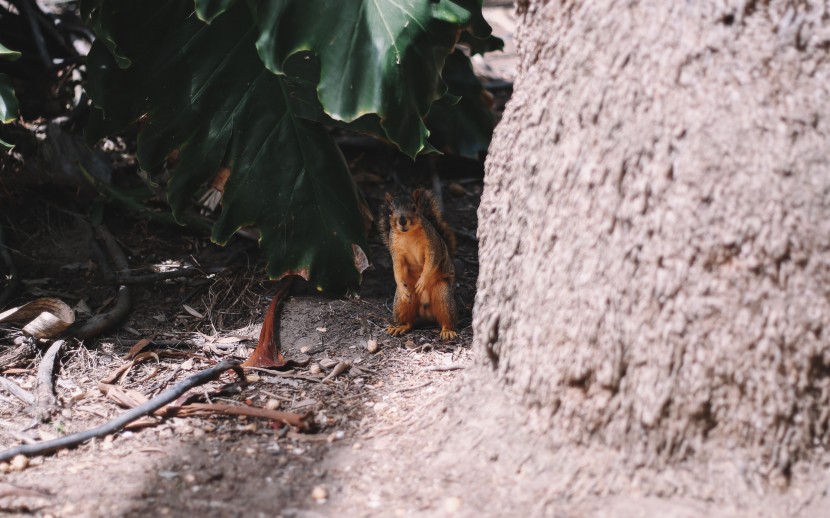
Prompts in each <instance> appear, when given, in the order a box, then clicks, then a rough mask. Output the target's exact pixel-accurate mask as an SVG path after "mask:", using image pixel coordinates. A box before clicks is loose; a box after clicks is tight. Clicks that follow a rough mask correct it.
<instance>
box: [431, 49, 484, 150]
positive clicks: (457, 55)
mask: <svg viewBox="0 0 830 518" xmlns="http://www.w3.org/2000/svg"><path fill="white" fill-rule="evenodd" d="M443 76H444V81H446V82H447V85H448V87H449V91H450V94H448V96H447V97H448V99H446V100H441V101H439V102H436V103H435V104H433V105H432V109H431V110H430V111H429V115H428V116H427V126H429V129H430V132H431V135H430V138H429V141H430V142H431V143H432V145H434V146H435V147H436V148H437V149H439V150H442V151H444V150H447V151H451V152H453V153H456V154H458V155H462V156H467V157H470V158H478V155H479V153H480V152H482V151H486V150H487V147H488V146H489V145H490V138H491V137H492V136H493V127H494V125H495V121H494V119H493V112H492V111H491V110H490V108H489V107H488V106H486V105H485V104H484V102H483V101H482V99H481V95H482V92H483V90H484V87H482V86H481V83H480V82H479V80H478V78H477V77H476V76H475V74H474V73H473V67H472V64H471V63H470V59H469V58H468V57H467V56H465V55H464V53H463V52H462V51H460V50H456V51H455V52H453V53H452V54H451V55H450V56H449V57H448V58H447V62H446V64H445V65H444V72H443ZM455 96H457V97H455Z"/></svg>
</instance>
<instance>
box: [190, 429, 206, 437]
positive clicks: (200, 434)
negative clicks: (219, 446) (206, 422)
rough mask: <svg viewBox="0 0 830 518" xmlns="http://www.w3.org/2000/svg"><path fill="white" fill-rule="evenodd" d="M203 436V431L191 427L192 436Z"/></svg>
mask: <svg viewBox="0 0 830 518" xmlns="http://www.w3.org/2000/svg"><path fill="white" fill-rule="evenodd" d="M204 436H205V431H204V430H202V429H201V428H194V429H193V437H195V438H197V439H201V438H202V437H204Z"/></svg>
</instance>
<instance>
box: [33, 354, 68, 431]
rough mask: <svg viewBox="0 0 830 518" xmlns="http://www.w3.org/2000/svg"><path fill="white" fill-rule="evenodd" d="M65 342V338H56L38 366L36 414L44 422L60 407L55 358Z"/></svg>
mask: <svg viewBox="0 0 830 518" xmlns="http://www.w3.org/2000/svg"><path fill="white" fill-rule="evenodd" d="M65 343H66V342H64V341H63V340H55V342H54V343H53V344H52V345H51V346H49V349H47V351H46V354H44V355H43V358H41V360H40V365H39V366H38V368H37V383H36V384H35V404H34V406H35V409H34V414H35V416H37V417H38V418H39V419H40V420H41V421H43V422H46V421H48V420H49V419H50V418H51V417H52V415H53V414H54V413H55V410H56V409H57V407H58V399H57V398H56V397H55V383H54V374H55V359H56V358H57V357H58V353H59V352H60V350H61V348H62V347H63V346H64V344H65Z"/></svg>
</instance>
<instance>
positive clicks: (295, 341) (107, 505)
mask: <svg viewBox="0 0 830 518" xmlns="http://www.w3.org/2000/svg"><path fill="white" fill-rule="evenodd" d="M488 3H491V4H499V5H497V6H493V7H489V8H487V9H486V10H485V16H486V17H487V18H488V20H489V21H490V22H491V23H492V24H493V25H494V28H495V29H496V33H497V34H498V35H500V36H501V37H503V38H504V39H505V40H506V42H507V48H506V52H505V53H504V54H501V55H496V56H493V57H492V58H488V60H486V61H482V60H476V61H475V63H474V65H475V66H476V69H477V71H478V72H480V73H483V74H487V75H491V76H494V77H501V78H503V79H504V80H506V81H510V80H512V79H513V77H514V76H515V55H514V54H513V52H514V48H513V46H512V38H511V36H512V31H513V29H514V27H513V24H514V20H513V17H512V14H511V13H512V8H511V7H510V6H509V5H504V4H509V3H507V2H488ZM497 101H499V102H500V103H502V104H503V102H504V101H505V98H502V99H497ZM344 153H345V155H346V158H347V160H348V161H349V163H350V165H351V167H352V171H353V173H354V174H355V177H356V180H357V181H358V183H359V185H360V186H361V188H362V190H363V191H364V193H365V195H366V197H367V199H368V201H369V202H370V204H371V205H372V207H373V208H374V207H376V206H377V205H378V203H379V202H380V200H381V198H382V196H383V193H384V192H386V191H396V190H400V189H404V188H406V189H412V188H416V187H430V186H431V178H430V173H429V168H428V167H427V166H426V164H425V163H423V162H419V163H415V164H413V163H412V162H411V161H409V160H408V159H406V158H404V157H402V156H400V155H399V154H396V153H394V152H390V151H388V150H385V149H383V148H378V147H371V148H369V149H366V148H365V147H364V146H362V143H361V142H357V143H354V142H351V143H347V145H344ZM436 167H437V171H438V173H439V176H440V177H441V179H442V184H443V187H444V201H445V204H446V213H447V219H448V220H449V222H450V223H451V225H452V226H453V227H454V228H455V229H456V230H457V231H458V235H459V252H458V254H457V261H456V267H457V271H458V293H457V295H458V299H459V303H460V305H461V307H462V314H461V322H460V334H459V337H458V338H457V339H456V340H453V341H451V342H441V341H440V340H438V331H437V329H435V328H424V329H418V330H416V331H414V332H412V333H411V334H408V335H405V336H404V337H400V338H392V337H389V336H388V335H386V334H385V332H384V328H385V326H386V324H387V323H388V322H389V319H390V317H391V309H390V307H391V300H392V295H393V293H394V284H393V279H392V271H391V262H390V260H389V257H388V254H387V253H386V252H385V250H384V249H383V246H382V244H381V243H380V240H379V239H378V237H377V235H376V234H375V233H373V234H372V235H371V236H370V244H371V249H370V254H371V261H372V264H373V267H372V268H370V269H369V270H367V271H366V272H365V273H364V282H363V287H362V290H361V292H360V296H359V298H331V297H326V296H322V295H319V294H317V293H315V292H314V291H313V290H310V289H308V288H307V287H306V286H303V285H302V284H301V283H297V284H295V286H294V287H293V288H292V294H291V297H290V298H289V299H288V301H287V302H286V304H285V305H284V308H283V311H282V319H281V328H280V336H281V341H282V346H283V352H284V354H285V357H286V358H287V359H289V360H293V361H295V362H298V363H299V364H300V365H302V366H298V367H296V368H294V369H293V370H288V371H282V372H281V373H266V372H251V373H249V379H248V382H249V383H248V384H247V385H245V386H243V387H241V388H240V389H239V390H238V391H237V392H236V393H233V392H231V393H228V394H223V395H220V396H215V395H214V396H211V397H210V400H211V401H212V402H219V403H221V402H226V403H231V404H235V405H250V406H255V407H270V408H274V407H279V409H280V410H284V411H289V412H310V413H311V414H312V415H313V419H314V423H315V426H314V428H313V429H312V430H310V431H309V432H307V433H301V432H298V431H296V430H291V429H290V428H289V427H286V426H279V425H275V424H273V423H271V422H269V421H266V420H261V419H254V418H245V417H233V416H218V415H214V416H209V417H188V418H168V419H160V418H156V419H155V420H154V422H152V423H150V425H149V426H145V427H142V428H139V429H133V430H128V431H123V432H120V433H116V434H114V435H111V436H108V437H106V438H104V439H103V440H94V441H92V442H89V443H87V444H84V445H83V446H80V447H78V448H76V449H72V450H64V451H61V452H59V453H57V454H55V455H50V456H46V457H38V458H33V459H31V461H30V462H29V464H28V466H26V467H25V468H24V469H18V470H16V469H14V468H12V466H10V465H8V464H6V465H3V464H0V471H2V473H0V512H3V513H4V514H7V515H10V516H16V515H35V516H59V517H73V516H78V517H81V516H83V517H87V516H92V517H98V516H101V517H104V516H106V517H110V516H192V515H197V514H198V515H202V516H222V517H225V516H284V517H317V516H423V517H431V516H609V517H614V516H678V517H680V516H683V517H694V516H702V515H709V516H823V515H826V513H825V510H826V509H827V507H828V505H830V495H828V487H830V486H828V485H827V484H823V483H820V481H818V482H816V481H815V480H814V481H813V483H806V482H803V481H804V480H805V479H807V478H809V477H810V476H814V475H815V474H816V473H819V474H820V475H821V476H823V480H830V476H829V475H828V474H830V464H821V465H815V466H811V467H810V470H807V471H808V472H809V475H808V474H800V475H798V477H796V482H797V483H796V487H795V488H794V491H791V492H790V494H789V495H788V496H786V497H785V496H783V495H782V494H778V493H775V492H770V491H768V490H764V489H762V488H754V489H746V488H736V489H735V491H736V494H738V493H739V494H740V495H742V496H741V497H736V498H734V499H730V498H729V497H728V496H724V495H728V494H729V492H730V491H731V490H732V488H723V489H722V491H721V493H717V494H714V493H713V494H712V495H709V496H707V495H696V496H695V497H694V498H691V497H685V496H680V495H678V494H677V492H676V487H675V486H674V485H673V482H672V481H673V480H681V479H683V477H685V476H687V475H686V473H685V472H684V471H683V469H682V467H681V468H678V470H677V471H676V472H674V473H672V475H671V477H663V478H662V479H661V480H662V482H661V484H656V485H652V486H651V488H650V489H649V490H648V491H646V490H645V489H643V490H642V491H640V490H636V489H635V490H631V489H628V490H626V492H625V493H617V494H614V493H609V492H603V491H593V490H592V487H593V486H592V484H594V483H595V481H596V480H598V479H599V478H600V477H606V476H607V475H608V472H609V471H616V470H619V471H618V473H619V476H618V477H617V478H619V479H620V480H621V482H620V485H621V487H622V486H625V487H628V488H631V487H635V488H636V487H637V485H638V482H637V481H636V480H635V481H630V480H625V479H626V477H627V476H628V475H627V472H626V471H625V470H624V469H622V468H620V467H619V466H617V465H616V464H615V461H614V459H613V457H612V456H609V457H608V458H606V457H603V456H602V455H601V454H599V453H596V452H594V453H591V455H581V454H579V452H574V451H551V450H550V449H549V448H547V447H546V446H541V444H542V442H543V441H541V440H540V438H539V437H536V436H533V435H532V434H528V433H526V432H525V430H524V425H525V424H526V423H527V420H528V419H532V415H533V414H532V412H531V413H530V414H528V412H527V411H526V409H517V408H515V407H513V405H512V404H511V402H510V401H509V399H507V398H506V397H505V396H504V395H503V394H501V393H500V391H498V390H497V389H495V388H493V387H492V384H486V383H479V382H480V381H481V376H486V372H485V371H484V370H483V369H475V368H473V367H474V365H473V364H474V363H475V361H476V360H475V358H474V357H473V354H472V351H471V348H470V344H471V340H472V332H471V329H470V317H471V310H472V302H473V298H474V294H475V284H476V276H477V273H478V272H477V248H476V241H475V239H474V236H475V229H476V208H477V206H478V201H479V197H480V195H481V191H482V175H483V166H482V164H481V163H480V162H475V161H469V160H464V159H458V158H453V157H442V158H440V159H438V160H437V162H436ZM451 183H454V184H455V186H454V189H455V190H456V191H457V192H459V194H460V195H459V196H453V195H450V194H449V192H448V187H449V185H450V184H451ZM459 187H460V188H461V189H463V193H460V191H459ZM35 194H36V195H35ZM89 201H90V198H89V197H88V196H87V195H85V194H83V193H80V194H79V195H78V196H77V197H69V198H67V195H66V192H64V191H54V192H45V193H44V192H43V190H40V191H38V192H37V193H35V192H32V193H29V194H28V195H27V194H26V193H22V195H21V193H19V192H18V193H16V195H15V196H14V197H11V196H8V195H4V194H3V193H0V224H2V226H3V227H4V228H5V229H6V236H5V240H6V244H7V245H8V247H9V248H10V250H11V251H12V255H13V258H14V260H15V262H16V263H17V266H18V268H19V270H20V274H21V277H22V278H23V280H24V289H22V290H21V291H20V292H19V293H18V296H17V298H16V299H15V301H14V302H15V304H17V303H24V302H26V301H28V300H31V299H33V298H35V297H42V296H50V297H57V298H60V299H62V300H64V301H65V302H67V303H68V304H69V305H70V306H73V307H74V308H75V310H76V312H77V313H78V314H79V318H86V317H87V316H89V315H90V314H96V313H98V312H100V311H102V310H106V309H108V308H110V307H111V306H112V305H113V302H114V301H113V299H114V296H115V289H114V287H113V286H112V284H111V283H110V282H109V281H107V280H106V278H104V276H103V275H102V273H101V271H100V267H99V265H98V264H97V263H96V260H95V258H94V256H93V255H92V254H91V253H90V249H89V245H88V235H87V232H88V231H87V229H86V227H85V226H84V225H82V224H80V223H79V222H78V221H77V220H76V218H75V217H74V216H72V215H71V214H70V212H73V211H78V210H80V209H82V208H83V207H85V206H86V205H87V204H88V203H89ZM104 222H105V223H106V225H107V227H108V228H109V229H110V231H111V232H112V234H113V235H114V236H115V237H116V238H117V240H118V241H119V243H120V245H121V247H122V248H123V249H124V250H125V251H126V253H127V255H128V261H129V266H130V268H131V272H132V274H134V275H139V274H144V273H148V272H153V271H158V270H159V269H165V268H176V267H181V266H188V267H197V268H201V269H204V270H207V269H209V268H224V271H223V272H222V273H218V274H213V275H200V276H197V277H192V278H186V279H173V280H166V281H157V282H153V283H146V284H138V285H135V286H134V287H133V288H132V290H133V293H132V298H133V307H132V309H131V311H130V313H129V316H128V317H127V319H126V320H125V321H124V322H123V324H121V325H120V327H119V328H118V330H117V331H115V332H111V333H108V334H106V335H105V336H103V337H101V338H99V339H95V340H89V341H86V342H84V343H79V342H77V341H71V342H70V343H69V344H68V346H67V348H66V350H65V351H64V352H63V354H62V355H61V356H60V358H59V368H58V369H57V381H56V388H57V393H58V400H59V403H60V407H61V411H60V413H59V414H57V415H56V416H55V417H53V418H52V419H51V420H49V421H47V422H40V421H38V420H37V419H35V418H34V416H32V415H31V413H30V411H29V408H28V406H27V405H25V404H23V403H22V402H21V401H20V400H18V399H17V398H15V397H13V396H12V395H10V394H9V393H8V392H7V391H6V390H4V389H2V388H0V449H6V448H10V447H14V446H17V445H19V444H21V443H22V442H25V441H31V440H46V439H51V438H55V437H58V436H60V435H63V434H68V433H72V432H76V431H80V430H85V429H88V428H91V427H94V426H96V425H98V424H100V423H102V422H105V421H106V420H108V419H111V418H113V417H115V416H116V415H119V414H121V413H122V412H124V409H123V408H122V407H121V406H119V405H118V404H117V403H116V402H115V401H113V400H112V399H108V398H107V397H106V396H105V395H103V394H102V393H101V391H100V390H99V381H101V380H102V379H104V378H105V377H106V376H107V375H110V374H111V373H113V372H114V371H116V370H117V369H118V368H119V367H122V366H123V365H125V364H126V363H127V362H128V360H126V359H125V356H126V355H127V352H128V351H129V350H130V348H131V347H132V346H133V345H135V344H136V342H138V341H139V340H141V339H143V338H150V339H153V340H154V341H155V342H156V343H157V344H158V345H157V346H156V347H154V348H152V349H151V350H152V351H153V352H154V353H156V355H157V359H156V357H151V358H150V359H149V360H148V361H146V362H142V363H140V364H138V365H136V366H135V367H134V368H133V369H132V370H131V371H130V372H129V373H127V374H126V375H125V377H124V381H123V382H122V387H123V388H124V389H132V390H136V391H138V392H141V393H143V394H145V395H147V396H153V395H156V394H158V393H159V392H161V391H162V390H164V389H165V388H168V387H170V386H171V385H173V384H175V383H176V382H177V381H180V380H182V379H184V378H186V377H188V376H190V375H192V374H194V373H195V372H197V371H200V370H202V369H204V368H207V367H209V366H210V365H213V364H215V363H216V362H217V361H219V360H221V359H224V358H237V359H244V358H246V357H247V356H248V355H249V354H250V352H251V350H252V347H253V346H254V345H255V343H256V338H257V336H258V333H259V326H260V325H261V321H262V317H263V313H264V311H265V308H266V307H267V305H268V302H269V299H270V297H271V296H272V295H273V293H274V287H275V283H273V282H270V281H267V280H266V279H265V278H264V260H263V258H262V256H261V254H260V253H259V250H258V248H257V245H256V243H255V242H254V241H251V240H249V239H245V238H242V237H239V238H235V239H234V240H232V241H231V242H230V243H229V244H228V246H226V247H224V248H220V247H217V246H215V245H213V244H211V243H210V242H209V240H208V239H206V238H205V237H204V236H203V235H201V234H198V233H194V232H191V231H188V230H187V229H183V228H176V227H170V226H164V225H161V224H159V223H156V222H152V221H147V220H145V219H142V218H136V217H133V216H129V215H125V214H123V213H119V212H115V211H111V210H107V211H105V213H104ZM0 288H2V284H0ZM17 336H19V332H18V331H17V328H15V327H14V326H13V325H5V324H0V352H2V351H3V350H7V349H8V348H10V347H13V345H12V344H13V341H14V340H15V338H16V337H17ZM369 340H376V341H377V342H378V343H379V346H380V348H379V351H377V352H376V353H374V354H373V353H370V352H369V351H368V350H367V342H368V341H369ZM43 351H44V348H43V347H41V348H40V349H39V353H38V355H37V356H36V357H33V358H31V359H30V360H28V361H26V362H25V363H23V364H22V365H19V366H18V368H16V369H14V370H12V371H7V372H6V373H4V376H6V377H8V378H9V379H11V380H13V381H14V382H16V383H17V384H19V385H20V386H21V387H22V388H24V389H26V390H32V389H33V388H34V386H35V375H36V369H37V366H38V365H39V363H40V355H41V354H42V353H43ZM343 361H347V362H349V363H350V364H351V365H352V368H351V369H350V370H349V371H347V372H346V373H344V374H342V375H339V376H337V377H335V378H334V379H332V380H330V381H326V382H322V380H323V378H324V377H325V376H327V375H328V374H329V373H330V372H331V368H332V367H331V366H332V365H334V364H336V363H338V362H343ZM471 371H472V372H471ZM232 381H234V377H233V376H232V375H230V374H228V375H225V376H224V377H223V378H222V379H221V380H220V381H217V382H212V383H211V384H209V385H205V386H204V387H203V388H201V389H199V391H200V392H212V391H216V390H218V389H219V388H220V387H222V386H223V385H225V384H226V383H230V382H232ZM481 391H487V393H486V394H485V395H484V396H485V398H484V399H486V400H487V401H489V402H491V403H492V404H488V405H487V406H486V408H470V405H471V403H469V401H474V400H482V398H481V397H480V395H479V397H478V398H471V397H466V396H467V395H469V394H470V393H471V392H481ZM470 416H474V417H473V418H470ZM586 459H587V460H586ZM713 465H714V464H713ZM715 469H717V466H716V468H715ZM805 473H806V472H805ZM799 477H800V478H799ZM643 486H645V483H643ZM586 494H588V495H592V496H591V497H590V498H585V497H584V495H586ZM748 494H749V495H754V496H750V497H747V496H746V495H748ZM580 495H581V496H580Z"/></svg>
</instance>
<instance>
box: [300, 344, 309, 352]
mask: <svg viewBox="0 0 830 518" xmlns="http://www.w3.org/2000/svg"><path fill="white" fill-rule="evenodd" d="M310 350H311V347H309V346H307V345H304V346H302V347H300V352H301V353H303V354H305V353H307V352H308V351H310Z"/></svg>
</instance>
